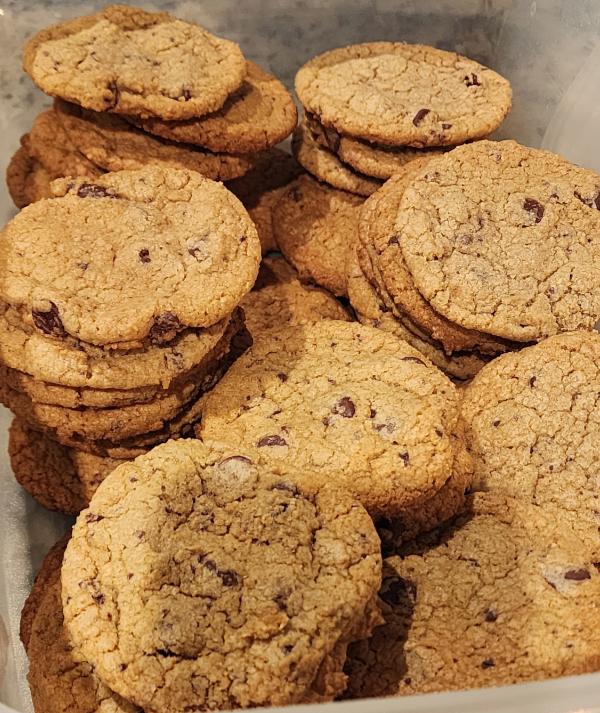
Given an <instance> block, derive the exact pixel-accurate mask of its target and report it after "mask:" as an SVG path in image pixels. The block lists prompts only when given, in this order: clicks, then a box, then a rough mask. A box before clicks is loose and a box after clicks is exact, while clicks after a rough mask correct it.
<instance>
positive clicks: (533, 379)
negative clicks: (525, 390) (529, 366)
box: [529, 376, 537, 389]
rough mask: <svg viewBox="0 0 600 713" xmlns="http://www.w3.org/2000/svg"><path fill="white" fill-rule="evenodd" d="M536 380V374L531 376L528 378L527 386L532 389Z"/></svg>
mask: <svg viewBox="0 0 600 713" xmlns="http://www.w3.org/2000/svg"><path fill="white" fill-rule="evenodd" d="M536 381H537V376H532V377H531V379H529V386H531V388H532V389H533V387H534V385H535V382H536Z"/></svg>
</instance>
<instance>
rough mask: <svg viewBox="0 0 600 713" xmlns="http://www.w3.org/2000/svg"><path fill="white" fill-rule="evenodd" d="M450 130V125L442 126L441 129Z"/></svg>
mask: <svg viewBox="0 0 600 713" xmlns="http://www.w3.org/2000/svg"><path fill="white" fill-rule="evenodd" d="M451 128H452V124H442V129H444V131H448V129H451Z"/></svg>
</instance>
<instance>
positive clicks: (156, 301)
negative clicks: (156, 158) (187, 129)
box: [0, 166, 260, 349]
mask: <svg viewBox="0 0 600 713" xmlns="http://www.w3.org/2000/svg"><path fill="white" fill-rule="evenodd" d="M95 181H96V182H95V183H89V182H86V181H85V180H84V179H70V180H67V179H59V180H58V181H56V183H55V184H54V187H53V190H54V191H55V193H56V194H58V196H59V197H57V198H55V199H53V200H50V201H41V202H38V203H34V204H32V205H30V206H28V207H27V208H25V209H23V210H22V211H21V213H19V214H18V215H17V216H16V217H15V218H13V220H12V221H10V223H8V225H7V226H6V227H5V228H4V230H3V231H2V233H0V250H1V255H0V271H1V273H2V275H3V279H2V280H1V281H0V298H1V299H3V300H4V301H5V302H7V303H9V304H14V305H22V309H23V311H24V313H25V316H26V317H27V318H28V319H30V320H31V321H32V322H33V323H34V324H35V326H36V327H37V328H38V329H39V330H41V331H42V332H43V333H45V334H47V335H50V336H52V337H54V338H59V339H64V338H65V337H66V336H67V335H72V336H74V337H76V338H77V339H80V340H81V341H84V342H87V343H90V344H96V345H110V344H112V345H114V346H118V347H120V348H125V349H135V348H139V347H140V346H142V344H141V340H143V339H145V338H146V337H148V339H149V340H150V341H151V342H157V343H160V342H164V341H169V340H171V339H172V338H173V337H174V336H175V335H176V333H177V331H179V330H181V329H182V328H184V327H209V326H210V325H213V324H215V323H216V322H218V321H219V320H220V319H222V318H223V317H224V316H225V315H227V314H228V313H229V312H231V310H232V309H234V308H235V306H236V305H237V304H238V303H239V302H240V300H241V299H242V298H243V297H244V295H245V294H246V293H247V292H249V290H250V288H251V287H252V285H253V283H254V280H255V279H256V275H257V273H258V266H259V262H260V243H259V240H258V235H257V233H256V228H255V227H254V224H253V223H252V221H251V220H250V218H249V216H248V214H247V212H246V211H245V209H244V207H243V206H242V205H241V203H240V202H239V201H238V199H237V198H235V196H233V195H232V194H231V193H230V192H229V191H228V190H227V189H226V188H224V187H223V186H222V185H220V184H218V183H214V182H213V181H210V180H208V179H206V178H204V177H202V176H200V175H199V174H197V173H195V172H192V171H178V170H174V169H164V168H158V167H150V166H149V167H147V168H146V169H144V170H143V171H120V172H118V173H111V174H106V175H104V176H101V177H100V178H98V179H95ZM75 218H76V219H75Z"/></svg>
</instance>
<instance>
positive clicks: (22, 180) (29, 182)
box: [6, 134, 53, 209]
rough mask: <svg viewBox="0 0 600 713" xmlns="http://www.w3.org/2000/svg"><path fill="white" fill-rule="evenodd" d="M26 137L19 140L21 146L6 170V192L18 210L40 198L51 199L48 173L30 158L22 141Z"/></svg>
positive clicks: (27, 135) (26, 135) (26, 136)
mask: <svg viewBox="0 0 600 713" xmlns="http://www.w3.org/2000/svg"><path fill="white" fill-rule="evenodd" d="M28 137H29V134H25V136H23V137H22V138H21V143H22V146H21V147H20V148H18V149H17V151H16V153H15V154H14V155H13V157H12V158H11V160H10V162H9V164H8V167H7V168H6V185H7V187H8V192H9V193H10V197H11V198H12V200H13V203H14V204H15V205H16V206H17V208H19V209H21V208H25V206H27V205H29V204H30V203H35V201H39V200H42V198H53V193H52V189H51V188H50V176H49V175H48V172H47V171H46V169H45V168H44V167H43V166H42V164H41V163H40V162H39V161H38V160H37V159H35V158H32V156H31V155H30V153H29V149H28V147H27V145H26V144H25V143H24V141H23V140H24V139H27V138H28Z"/></svg>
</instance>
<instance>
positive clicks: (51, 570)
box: [19, 529, 71, 651]
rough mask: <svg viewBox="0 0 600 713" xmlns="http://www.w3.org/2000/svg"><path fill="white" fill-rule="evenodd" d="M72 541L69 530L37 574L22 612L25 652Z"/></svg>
mask: <svg viewBox="0 0 600 713" xmlns="http://www.w3.org/2000/svg"><path fill="white" fill-rule="evenodd" d="M70 539H71V530H70V529H69V530H67V532H65V534H64V535H63V536H62V537H61V538H60V539H59V540H58V541H57V542H55V543H54V544H53V545H52V547H51V548H50V549H49V550H48V552H47V553H46V556H45V557H44V559H43V561H42V566H41V567H40V571H39V572H38V573H37V576H36V578H35V581H34V583H33V587H32V588H31V591H30V592H29V595H28V597H27V599H26V600H25V604H24V605H23V609H22V610H21V622H20V627H19V638H20V639H21V643H22V644H23V647H24V648H25V651H27V649H28V648H29V639H30V638H31V629H32V627H33V620H34V619H35V615H36V614H37V610H38V608H39V605H40V603H41V601H42V599H43V598H44V596H45V594H46V590H47V589H48V585H49V584H51V583H52V582H53V581H54V580H55V579H56V573H57V572H60V568H61V565H62V561H63V556H64V554H65V549H66V547H67V542H68V541H69V540H70Z"/></svg>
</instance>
